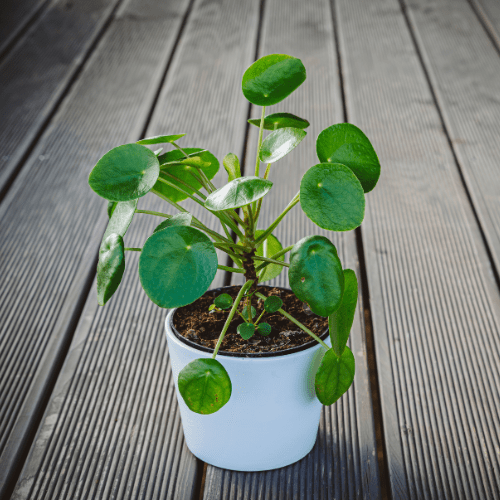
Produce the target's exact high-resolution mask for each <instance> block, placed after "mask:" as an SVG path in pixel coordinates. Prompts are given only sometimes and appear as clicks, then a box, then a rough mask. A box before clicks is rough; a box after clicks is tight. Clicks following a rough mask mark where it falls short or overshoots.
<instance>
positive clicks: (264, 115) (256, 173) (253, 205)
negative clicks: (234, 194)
mask: <svg viewBox="0 0 500 500" xmlns="http://www.w3.org/2000/svg"><path fill="white" fill-rule="evenodd" d="M265 117H266V107H265V106H262V114H261V117H260V127H259V141H258V143H257V157H256V158H255V177H259V170H260V147H261V146H262V133H263V132H264V118H265ZM256 208H257V202H255V201H254V202H253V203H252V210H253V211H254V212H255V210H256Z"/></svg>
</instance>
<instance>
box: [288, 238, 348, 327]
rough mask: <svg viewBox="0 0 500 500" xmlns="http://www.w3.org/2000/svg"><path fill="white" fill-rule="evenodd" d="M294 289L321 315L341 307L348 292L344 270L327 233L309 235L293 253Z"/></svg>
mask: <svg viewBox="0 0 500 500" xmlns="http://www.w3.org/2000/svg"><path fill="white" fill-rule="evenodd" d="M288 278H289V280H290V288H291V289H292V290H293V293H294V294H295V296H296V297H297V298H298V299H299V300H302V301H303V302H307V303H308V304H309V307H310V308H311V310H312V311H313V312H314V313H315V314H318V315H319V316H324V317H326V316H329V315H330V314H331V313H332V312H333V311H335V310H336V309H338V307H339V306H340V303H341V301H342V295H343V293H344V273H343V271H342V264H341V262H340V259H339V258H338V256H337V250H336V248H335V246H334V245H333V244H332V242H331V241H330V240H329V239H328V238H325V237H324V236H306V237H305V238H302V239H301V240H300V241H298V242H297V243H296V244H295V245H294V247H293V248H292V250H291V252H290V268H289V270H288Z"/></svg>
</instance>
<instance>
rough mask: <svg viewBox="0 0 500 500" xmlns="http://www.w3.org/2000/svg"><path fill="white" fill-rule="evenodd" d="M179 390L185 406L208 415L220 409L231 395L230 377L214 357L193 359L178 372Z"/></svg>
mask: <svg viewBox="0 0 500 500" xmlns="http://www.w3.org/2000/svg"><path fill="white" fill-rule="evenodd" d="M177 385H178V388H179V392H180V394H181V396H182V399H184V402H185V403H186V405H187V407H188V408H189V409H190V410H191V411H194V412H195V413H200V414H201V415H209V414H210V413H215V412H216V411H218V410H220V409H221V408H222V407H223V406H224V405H225V404H226V403H227V402H228V401H229V398H230V397H231V390H232V385H231V379H230V378H229V375H228V373H227V371H226V369H225V368H224V367H223V366H222V365H221V364H220V363H219V361H217V360H216V359H195V360H194V361H191V362H190V363H188V364H187V365H186V366H185V367H184V368H183V369H182V370H181V371H180V372H179V378H178V380H177Z"/></svg>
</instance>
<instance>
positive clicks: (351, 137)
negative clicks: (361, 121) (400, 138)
mask: <svg viewBox="0 0 500 500" xmlns="http://www.w3.org/2000/svg"><path fill="white" fill-rule="evenodd" d="M316 152H317V154H318V158H319V161H320V162H321V163H342V165H345V166H346V167H349V168H350V169H351V170H352V171H353V172H354V175H355V176H356V177H357V178H358V179H359V182H360V183H361V185H362V186H363V190H364V192H365V193H368V192H369V191H371V190H372V189H373V188H374V187H375V185H376V184H377V181H378V179H379V177H380V162H379V160H378V157H377V153H375V150H374V149H373V146H372V145H371V143H370V141H369V140H368V137H366V135H365V134H363V132H361V130H360V129H359V128H358V127H356V126H354V125H352V124H351V123H339V124H338V125H332V126H331V127H328V128H326V129H325V130H323V132H321V133H320V134H319V136H318V139H317V141H316Z"/></svg>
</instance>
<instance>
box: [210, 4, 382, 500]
mask: <svg viewBox="0 0 500 500" xmlns="http://www.w3.org/2000/svg"><path fill="white" fill-rule="evenodd" d="M272 53H284V54H290V55H293V56H295V57H299V58H300V59H301V60H302V61H303V63H304V65H305V67H306V70H307V80H306V82H305V83H304V84H303V85H302V86H301V87H300V88H299V89H298V90H297V91H296V92H295V93H294V94H292V95H291V96H290V97H289V98H287V99H286V100H285V101H283V102H282V103H280V104H278V105H276V106H275V107H274V106H273V108H272V109H271V110H270V111H269V112H270V113H271V112H275V111H288V112H291V113H294V114H296V115H298V116H301V117H303V118H305V119H307V120H309V121H310V123H311V126H310V127H309V128H308V129H307V131H308V136H307V137H306V138H305V139H304V141H303V142H302V143H301V144H300V145H299V146H298V147H297V148H296V149H295V150H294V151H293V152H292V153H290V154H289V155H288V156H287V157H286V158H284V159H282V160H280V161H278V162H277V163H276V164H275V165H273V167H272V169H271V174H270V180H272V181H273V182H274V186H273V189H272V190H271V192H270V194H269V195H268V196H267V197H266V198H265V200H264V203H263V205H262V214H261V216H260V218H259V222H258V227H259V228H260V229H264V228H266V227H268V226H269V224H270V223H271V222H272V221H274V220H275V219H276V217H277V216H278V215H279V214H280V213H281V211H282V210H283V208H284V207H285V206H286V205H287V203H288V202H289V201H290V200H291V199H292V198H293V196H294V195H295V194H296V193H297V191H298V190H299V186H300V179H301V177H302V175H303V174H304V173H305V172H306V170H307V169H308V168H309V167H310V166H313V165H315V164H316V163H318V159H317V157H316V154H315V141H316V137H317V136H318V134H319V133H320V132H321V130H323V129H324V128H326V127H328V126H330V125H332V124H334V123H339V122H341V121H343V116H342V100H341V92H340V83H339V76H338V72H337V57H336V49H335V42H334V33H333V23H332V11H331V7H330V4H329V2H327V1H323V0H315V1H309V2H302V1H300V0H293V1H289V0H287V1H278V2H267V3H266V5H265V8H264V19H263V22H262V40H261V43H260V55H259V57H261V56H263V55H266V54H272ZM260 110H261V108H258V109H254V110H253V113H252V116H253V117H257V116H260ZM257 135H258V129H257V128H256V127H252V129H251V133H250V137H249V145H248V149H247V153H248V154H247V160H246V166H245V175H254V165H255V164H254V158H255V151H256V143H257ZM261 168H262V171H261V174H263V171H264V168H265V166H262V167H261ZM274 234H275V235H276V237H277V238H278V239H279V240H280V241H281V243H282V244H283V246H289V245H292V244H294V243H296V242H297V241H298V240H300V239H301V238H303V237H305V236H307V235H312V234H320V235H323V236H326V237H328V238H330V239H331V240H332V242H333V243H334V244H335V246H336V247H337V249H338V252H339V256H340V258H341V260H342V262H343V265H344V266H345V267H346V268H351V269H354V270H356V274H357V275H358V277H359V278H360V271H359V263H358V256H357V251H356V243H355V235H354V232H350V233H333V232H331V231H325V230H322V229H320V228H319V227H317V226H316V225H315V224H313V223H312V222H311V221H310V220H309V219H308V218H307V217H306V216H305V214H304V213H303V212H302V211H301V210H300V208H299V207H295V208H294V209H292V211H291V212H290V214H289V215H288V216H287V217H286V218H285V219H284V221H283V222H282V223H281V224H280V225H279V226H278V227H277V229H276V230H275V232H274ZM238 278H239V276H238ZM287 278H288V274H287V273H286V272H282V273H281V275H280V276H279V277H278V278H276V279H274V280H272V281H271V282H269V283H266V284H272V285H276V286H284V287H288V288H289V284H288V279H287ZM233 282H235V283H241V282H242V280H241V279H235V280H233ZM360 295H361V294H360ZM363 311H364V308H363V300H362V297H360V304H359V306H358V310H357V315H356V318H355V322H354V326H353V330H352V334H351V339H350V341H349V342H350V347H351V349H352V351H353V353H354V356H355V360H356V376H355V381H354V385H353V387H352V388H351V389H350V390H349V391H348V392H347V394H346V395H344V396H343V397H342V398H341V399H340V400H339V401H338V402H337V403H335V404H334V405H332V406H328V407H327V406H325V407H323V410H322V414H321V421H320V427H319V433H318V439H317V441H316V444H315V446H314V448H313V450H312V451H311V453H309V454H308V455H307V456H306V457H305V458H303V459H302V460H300V461H298V462H296V463H295V464H292V465H289V466H288V467H285V468H282V469H277V470H272V471H267V472H232V471H226V470H223V469H219V468H217V467H212V466H208V468H207V474H206V482H205V493H204V498H205V500H216V499H219V498H224V499H225V500H228V499H244V498H251V499H264V498H265V499H292V498H297V499H298V498H307V499H319V498H331V499H333V498H365V499H368V498H380V481H379V473H378V462H377V453H376V443H375V431H374V422H373V410H372V403H371V394H370V384H369V377H368V364H367V351H366V340H365V330H364V318H363ZM291 440H292V441H293V436H291Z"/></svg>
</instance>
